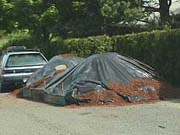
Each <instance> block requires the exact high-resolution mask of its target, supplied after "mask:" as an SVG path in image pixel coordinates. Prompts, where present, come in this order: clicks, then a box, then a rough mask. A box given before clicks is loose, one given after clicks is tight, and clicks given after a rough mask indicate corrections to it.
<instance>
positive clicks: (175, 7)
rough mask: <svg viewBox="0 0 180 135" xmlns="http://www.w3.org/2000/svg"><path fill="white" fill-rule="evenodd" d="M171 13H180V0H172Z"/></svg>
mask: <svg viewBox="0 0 180 135" xmlns="http://www.w3.org/2000/svg"><path fill="white" fill-rule="evenodd" d="M170 13H171V14H180V0H172V5H171V7H170Z"/></svg>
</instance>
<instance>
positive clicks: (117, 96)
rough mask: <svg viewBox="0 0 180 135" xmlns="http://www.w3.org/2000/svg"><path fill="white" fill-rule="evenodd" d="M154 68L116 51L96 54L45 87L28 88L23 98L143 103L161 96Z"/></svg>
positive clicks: (50, 101) (78, 102)
mask: <svg viewBox="0 0 180 135" xmlns="http://www.w3.org/2000/svg"><path fill="white" fill-rule="evenodd" d="M154 75H155V74H154V72H153V69H152V68H151V67H149V66H147V65H145V64H143V63H141V62H139V61H137V60H134V59H131V58H127V57H124V56H121V55H119V54H117V53H106V54H96V55H92V56H90V57H88V58H87V59H85V60H84V61H83V62H80V63H79V64H77V65H76V66H74V67H73V68H70V69H69V70H66V71H65V72H63V73H62V74H58V75H56V76H55V77H53V78H51V80H50V81H48V83H46V85H45V87H44V88H40V89H39V88H38V87H37V88H36V87H34V88H31V89H29V88H25V89H24V90H23V95H24V97H27V98H31V99H35V100H41V101H44V102H48V103H54V104H58V105H66V104H73V103H76V104H83V103H89V104H90V103H93V104H99V102H100V103H101V102H103V103H106V102H107V103H109V102H111V103H113V102H121V103H122V101H123V102H143V101H148V100H154V99H159V91H160V89H161V84H160V83H159V82H158V81H156V80H154V79H153V78H154Z"/></svg>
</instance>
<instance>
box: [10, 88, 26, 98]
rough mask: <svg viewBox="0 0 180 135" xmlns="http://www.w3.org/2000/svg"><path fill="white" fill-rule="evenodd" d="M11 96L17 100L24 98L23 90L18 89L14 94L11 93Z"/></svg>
mask: <svg viewBox="0 0 180 135" xmlns="http://www.w3.org/2000/svg"><path fill="white" fill-rule="evenodd" d="M9 95H11V96H13V97H16V98H22V97H23V96H22V89H16V90H14V91H13V92H11V93H10V94H9Z"/></svg>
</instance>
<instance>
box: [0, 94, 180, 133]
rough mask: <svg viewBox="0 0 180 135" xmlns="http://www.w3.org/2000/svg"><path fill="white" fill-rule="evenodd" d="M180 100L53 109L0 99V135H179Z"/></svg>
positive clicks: (17, 100)
mask: <svg viewBox="0 0 180 135" xmlns="http://www.w3.org/2000/svg"><path fill="white" fill-rule="evenodd" d="M179 134H180V100H171V101H162V102H158V103H155V104H143V105H142V104H141V105H132V106H125V107H83V108H67V107H55V106H50V105H46V104H42V103H37V102H32V101H27V100H24V99H16V98H13V97H11V96H7V95H0V135H179Z"/></svg>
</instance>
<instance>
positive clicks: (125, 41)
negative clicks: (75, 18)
mask: <svg viewBox="0 0 180 135" xmlns="http://www.w3.org/2000/svg"><path fill="white" fill-rule="evenodd" d="M20 35H21V34H20ZM14 44H15V45H25V46H28V47H38V48H40V49H41V50H42V51H43V52H44V53H45V54H46V56H47V57H48V58H50V57H52V56H53V55H57V54H63V53H73V54H77V55H79V56H85V57H86V56H89V55H92V54H95V53H104V52H109V51H113V52H118V53H119V54H123V55H128V56H131V57H133V58H136V59H138V60H140V61H143V62H145V63H147V64H149V65H151V66H153V67H154V68H155V69H157V70H158V71H159V72H160V74H161V76H162V77H163V78H164V79H166V80H168V81H169V82H172V83H174V84H178V85H180V29H176V30H164V31H152V32H143V33H138V34H130V35H122V36H113V37H108V36H105V35H104V36H97V37H88V38H76V39H67V40H63V39H62V38H60V37H57V38H55V39H54V40H53V41H51V42H50V43H49V44H48V45H45V44H43V43H42V42H41V41H39V40H37V39H35V38H33V37H32V36H29V35H28V36H19V37H18V38H12V39H11V40H10V41H9V42H8V43H6V46H9V45H14Z"/></svg>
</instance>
